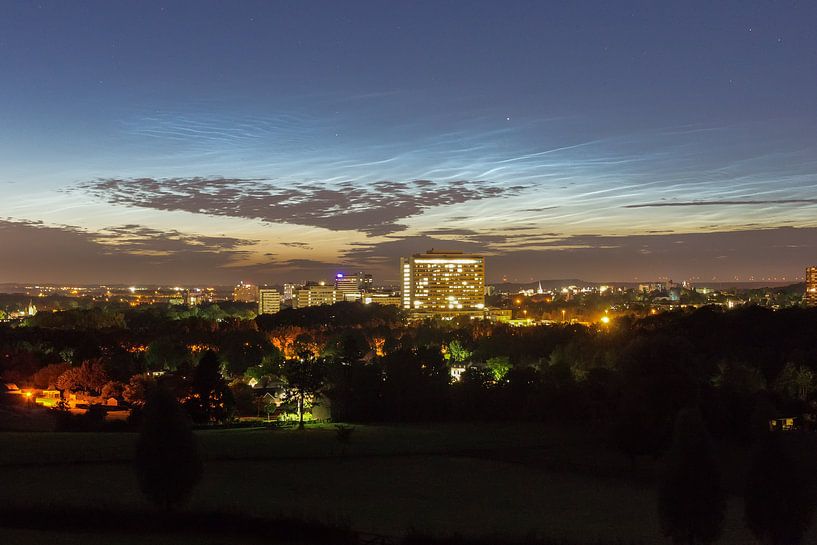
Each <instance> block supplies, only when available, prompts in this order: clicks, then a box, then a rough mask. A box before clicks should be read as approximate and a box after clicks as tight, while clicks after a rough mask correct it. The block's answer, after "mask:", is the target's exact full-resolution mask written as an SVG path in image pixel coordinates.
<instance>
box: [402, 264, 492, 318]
mask: <svg viewBox="0 0 817 545" xmlns="http://www.w3.org/2000/svg"><path fill="white" fill-rule="evenodd" d="M400 275H401V277H402V285H403V291H402V305H401V306H402V307H403V308H404V309H405V310H408V311H409V312H410V313H411V314H412V315H414V316H416V317H425V316H441V317H455V316H479V317H482V316H483V315H484V310H483V309H484V308H485V257H484V256H481V255H474V254H464V253H462V252H443V251H436V250H430V251H428V252H426V253H424V254H414V255H413V256H411V257H404V258H401V259H400Z"/></svg>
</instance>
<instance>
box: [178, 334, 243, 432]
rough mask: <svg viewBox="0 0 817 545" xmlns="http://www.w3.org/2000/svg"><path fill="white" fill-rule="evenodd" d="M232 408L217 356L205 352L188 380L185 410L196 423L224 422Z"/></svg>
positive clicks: (230, 395)
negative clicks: (188, 386)
mask: <svg viewBox="0 0 817 545" xmlns="http://www.w3.org/2000/svg"><path fill="white" fill-rule="evenodd" d="M232 406H233V396H232V392H231V391H230V388H229V387H228V386H227V382H226V381H225V380H224V377H223V376H222V375H221V370H220V364H219V360H218V356H216V354H215V353H214V352H212V351H209V350H208V351H207V352H205V353H204V355H203V356H202V358H201V360H199V364H198V365H197V366H196V368H195V370H194V371H193V377H192V379H191V380H190V397H189V399H188V400H187V401H186V402H185V408H186V409H187V411H188V412H189V413H190V417H191V418H192V419H193V421H194V422H196V423H204V422H224V421H225V420H226V419H227V417H228V416H229V414H230V411H231V409H232Z"/></svg>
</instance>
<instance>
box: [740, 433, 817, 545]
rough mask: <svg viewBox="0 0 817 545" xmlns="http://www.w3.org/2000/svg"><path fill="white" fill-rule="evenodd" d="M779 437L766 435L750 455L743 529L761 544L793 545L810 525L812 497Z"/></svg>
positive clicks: (798, 465)
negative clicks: (750, 532)
mask: <svg viewBox="0 0 817 545" xmlns="http://www.w3.org/2000/svg"><path fill="white" fill-rule="evenodd" d="M797 462H798V461H797V459H796V457H794V456H792V455H791V454H790V453H789V452H787V448H786V444H785V443H784V438H783V437H782V435H781V434H780V433H771V432H769V433H767V434H766V436H765V437H764V438H763V439H762V440H761V441H760V442H759V443H758V444H757V446H756V447H755V450H754V452H753V454H752V461H751V465H750V467H749V473H748V475H747V478H746V491H745V493H744V501H745V504H744V516H745V518H746V525H747V526H748V527H749V529H750V530H751V531H752V533H753V534H754V535H755V537H756V538H757V539H758V540H759V541H760V542H762V543H764V544H768V545H797V544H798V543H802V540H803V536H804V534H805V532H806V530H807V529H808V527H809V525H810V524H811V519H812V515H813V512H814V494H813V491H811V490H809V486H808V479H806V474H805V473H804V471H803V468H802V467H801V465H800V464H799V463H797Z"/></svg>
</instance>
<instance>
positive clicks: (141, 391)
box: [122, 375, 156, 407]
mask: <svg viewBox="0 0 817 545" xmlns="http://www.w3.org/2000/svg"><path fill="white" fill-rule="evenodd" d="M155 389H156V379H154V378H153V377H151V376H149V375H134V376H132V377H131V379H130V380H129V381H128V383H127V384H126V385H125V387H124V389H123V391H122V397H123V398H124V399H125V401H127V402H128V403H130V404H131V405H135V406H137V407H140V406H142V405H144V404H145V402H146V401H147V400H148V399H149V398H150V396H151V393H152V392H153V390H155Z"/></svg>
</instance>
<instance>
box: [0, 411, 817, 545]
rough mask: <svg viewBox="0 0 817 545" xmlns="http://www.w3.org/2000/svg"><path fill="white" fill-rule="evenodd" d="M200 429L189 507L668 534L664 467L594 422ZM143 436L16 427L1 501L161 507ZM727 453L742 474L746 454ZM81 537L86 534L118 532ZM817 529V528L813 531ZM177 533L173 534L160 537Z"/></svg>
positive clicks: (0, 473)
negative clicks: (631, 455)
mask: <svg viewBox="0 0 817 545" xmlns="http://www.w3.org/2000/svg"><path fill="white" fill-rule="evenodd" d="M197 437H198V438H199V443H200V447H201V451H202V455H203V457H204V459H205V471H204V477H203V479H202V482H201V483H200V485H199V486H198V487H197V489H196V490H195V491H194V493H193V496H192V498H191V501H190V504H189V505H188V507H187V508H186V509H187V510H189V511H194V512H204V511H212V510H218V511H227V512H235V513H244V514H250V515H259V516H293V517H297V518H305V519H310V520H319V521H328V522H334V523H341V524H345V525H349V526H350V527H351V528H353V529H354V530H358V531H364V532H372V533H376V534H383V535H387V536H394V537H400V536H403V535H405V534H406V532H407V531H420V532H424V533H428V534H432V535H452V534H461V535H466V536H497V537H500V536H501V537H503V538H522V537H524V536H526V535H530V534H532V533H535V534H537V535H540V536H544V537H548V538H554V539H562V538H563V539H567V540H570V541H573V542H575V543H596V542H597V541H604V542H614V541H618V540H620V541H621V542H634V543H663V542H665V540H664V539H663V537H662V536H661V533H660V529H659V525H658V520H657V516H656V510H655V491H654V478H653V477H654V473H655V471H656V467H655V464H654V463H652V462H650V461H644V462H643V463H641V464H640V466H639V468H638V471H637V472H636V473H633V472H632V471H631V470H630V467H629V463H628V461H627V460H626V459H625V458H624V457H623V456H621V455H619V454H618V453H617V452H615V451H614V450H612V449H610V448H609V447H607V446H606V445H604V443H603V441H601V440H600V439H599V436H598V434H596V433H593V432H592V430H576V429H563V428H556V427H553V426H540V425H531V424H510V425H499V424H434V425H411V426H355V429H354V432H353V433H352V436H351V440H350V442H349V443H348V445H343V444H341V443H339V442H338V440H337V438H336V432H335V430H334V428H333V427H331V426H326V425H324V426H314V427H310V428H307V429H306V430H304V431H297V430H288V429H276V430H270V429H264V428H245V429H225V430H207V431H199V432H197ZM135 438H136V436H135V435H134V434H130V433H2V434H0V479H2V480H1V481H0V482H2V483H3V486H2V487H0V502H2V505H4V506H18V507H25V506H43V505H55V504H56V505H69V506H79V507H82V506H89V507H91V506H107V507H110V508H117V509H127V508H138V509H149V506H148V504H147V502H146V501H145V500H144V499H143V498H142V496H141V494H140V492H139V490H138V489H137V486H136V482H135V478H134V476H133V472H132V469H131V466H130V460H131V458H132V452H133V445H134V441H135ZM730 456H735V457H736V458H740V455H739V453H737V454H735V453H730ZM724 464H725V466H731V467H732V468H733V469H735V468H737V469H735V471H738V472H739V471H740V464H739V463H737V462H735V461H734V460H724ZM741 509H742V502H741V500H740V498H738V497H735V496H733V497H732V498H731V499H730V503H729V512H728V516H727V522H726V529H725V532H724V536H723V538H722V539H721V541H720V543H725V544H732V543H734V544H737V543H747V542H750V541H751V537H750V536H749V534H748V533H747V531H746V530H745V529H744V527H743V523H742V515H741ZM47 537H48V536H47V535H45V534H43V533H42V532H36V531H32V530H26V529H20V528H17V529H8V530H0V541H2V542H3V543H35V542H42V541H44V540H46V538H47ZM74 537H77V536H76V535H74V536H73V537H70V536H69V537H66V538H65V539H63V538H60V541H59V542H60V543H71V542H72V541H71V539H73V538H74ZM80 537H81V539H80V538H77V540H76V541H77V543H79V542H80V541H81V542H82V543H84V544H93V543H96V542H97V541H95V540H96V539H99V542H100V543H102V542H104V539H106V536H93V535H91V536H89V535H84V534H83V535H82V536H80ZM109 537H110V536H107V538H109ZM815 537H817V535H816V534H815V533H814V531H812V533H811V535H810V536H809V538H811V539H814V538H815ZM174 540H175V538H174V536H172V535H164V536H159V538H157V539H156V540H152V542H155V543H165V542H167V543H175V542H177V541H174ZM117 542H127V540H120V539H117ZM200 542H202V543H207V542H208V541H207V539H205V538H203V539H202V540H200ZM242 542H247V541H242ZM807 542H808V541H807ZM811 542H815V541H811Z"/></svg>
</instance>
